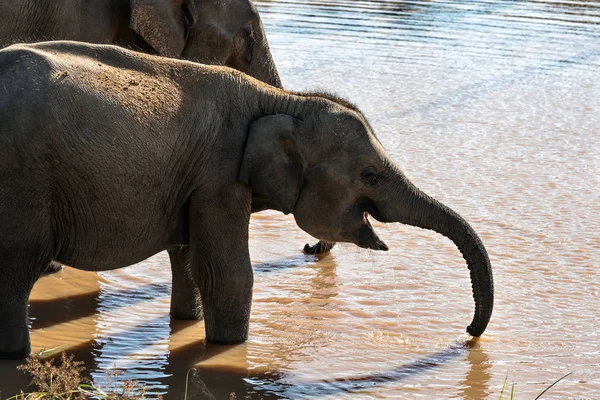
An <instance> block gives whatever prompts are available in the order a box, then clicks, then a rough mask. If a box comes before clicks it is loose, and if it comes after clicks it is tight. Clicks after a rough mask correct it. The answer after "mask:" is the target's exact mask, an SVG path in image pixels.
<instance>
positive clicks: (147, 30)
mask: <svg viewBox="0 0 600 400" xmlns="http://www.w3.org/2000/svg"><path fill="white" fill-rule="evenodd" d="M194 20H195V10H194V6H193V3H192V2H191V1H190V0H183V1H172V0H132V2H131V19H130V22H129V25H130V27H131V29H133V30H134V31H135V32H136V33H137V34H138V35H140V36H141V37H142V38H143V39H144V40H145V41H146V43H148V44H149V45H150V46H152V48H154V50H156V52H157V53H158V54H159V55H161V56H164V57H172V58H176V57H179V56H180V55H181V53H183V49H184V48H185V45H186V40H187V36H188V32H189V29H190V27H191V26H192V25H193V23H194Z"/></svg>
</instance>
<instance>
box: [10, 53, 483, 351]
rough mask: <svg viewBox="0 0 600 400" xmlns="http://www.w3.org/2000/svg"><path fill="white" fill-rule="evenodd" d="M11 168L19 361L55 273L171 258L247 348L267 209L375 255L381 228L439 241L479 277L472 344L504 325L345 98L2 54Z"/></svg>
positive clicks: (463, 234)
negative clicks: (36, 296) (259, 219)
mask: <svg viewBox="0 0 600 400" xmlns="http://www.w3.org/2000/svg"><path fill="white" fill-rule="evenodd" d="M0 154H2V157H0V182H2V185H0V357H3V358H9V357H12V358H20V357H24V356H26V355H27V354H28V353H29V351H30V344H29V335H28V330H27V300H28V297H29V293H30V291H31V288H32V286H33V284H34V282H35V281H36V280H37V279H38V277H39V275H40V273H41V272H42V271H43V270H44V268H45V266H46V265H47V264H48V263H49V262H50V261H52V260H54V261H57V262H59V263H63V264H67V265H72V266H74V267H76V268H80V269H84V270H89V271H103V270H108V269H114V268H119V267H124V266H127V265H131V264H134V263H137V262H139V261H141V260H143V259H145V258H147V257H149V256H152V255H153V254H155V253H157V252H159V251H162V250H165V249H167V250H169V254H170V255H171V260H172V261H173V265H172V268H173V270H174V271H178V272H179V275H178V276H182V277H183V276H185V274H189V279H188V280H187V281H186V282H184V283H181V282H179V283H178V282H174V285H175V284H182V287H183V286H185V284H187V287H188V289H189V290H190V292H194V293H195V294H198V293H199V294H201V295H200V296H201V302H202V306H203V309H204V318H205V326H206V337H207V340H208V341H210V342H215V343H239V342H243V341H245V340H246V339H247V337H248V326H249V325H248V324H249V318H250V306H251V300H252V285H253V273H252V268H251V264H250V257H249V252H248V225H249V218H250V213H251V212H252V211H253V210H254V211H258V210H259V209H262V208H274V209H277V210H280V211H282V212H284V213H293V215H294V218H295V220H296V222H297V224H298V226H299V227H300V228H301V229H303V230H305V231H306V232H308V233H309V234H311V235H313V236H314V237H316V238H318V239H320V240H325V241H342V242H350V243H354V244H356V245H358V246H360V247H363V248H368V249H375V250H386V249H387V247H386V245H385V244H384V243H383V242H382V241H381V240H380V239H379V238H378V236H377V235H376V234H375V232H374V231H373V229H372V228H371V225H370V224H369V221H368V215H371V216H372V217H373V218H376V219H377V220H379V221H383V222H401V223H404V224H410V225H414V226H418V227H421V228H425V229H432V230H434V231H437V232H439V233H441V234H443V235H445V236H447V237H448V238H450V239H451V240H452V241H453V242H454V243H455V244H456V245H457V247H458V248H459V250H460V251H461V253H462V254H463V256H464V258H465V260H466V261H467V264H468V267H469V269H470V271H471V281H472V286H473V296H474V299H475V316H474V318H473V321H472V322H471V325H469V327H468V328H467V331H468V332H469V333H470V334H471V335H474V336H479V335H481V334H482V333H483V332H484V330H485V328H486V326H487V324H488V321H489V319H490V316H491V313H492V307H493V296H494V293H493V290H494V289H493V280H492V270H491V266H490V262H489V259H488V256H487V253H486V250H485V248H484V246H483V244H482V242H481V241H480V239H479V237H478V236H477V234H476V233H475V232H474V231H473V229H472V228H471V227H470V226H469V224H468V223H467V222H466V221H465V220H464V219H463V218H462V217H460V216H459V215H458V214H456V213H455V212H453V211H452V210H450V209H449V208H448V207H446V206H445V205H443V204H441V203H439V202H438V201H436V200H434V199H432V198H430V197H429V196H427V195H426V194H424V193H423V192H421V191H420V190H419V189H418V188H417V187H415V186H414V185H413V184H411V183H410V181H409V180H408V179H407V178H406V177H405V176H404V174H403V173H402V172H401V171H400V170H399V169H398V168H397V167H396V166H395V165H394V164H393V162H392V160H391V159H390V157H389V156H388V155H387V154H386V153H385V151H384V150H383V148H382V146H381V144H380V143H379V141H378V140H377V138H376V137H375V135H374V134H373V132H372V131H371V128H370V126H369V124H368V122H367V121H366V119H365V118H364V117H363V115H362V114H361V113H360V111H358V110H357V109H356V108H355V107H353V106H352V105H350V104H348V103H346V102H344V101H342V100H339V99H336V98H334V97H331V96H329V97H328V96H326V95H319V94H310V93H306V94H302V93H291V92H287V91H284V90H281V89H277V88H274V87H272V86H268V85H265V84H263V83H261V82H260V81H257V80H255V79H253V78H251V77H248V76H247V75H244V74H241V73H239V72H237V71H236V70H233V69H229V68H226V67H214V66H213V67H211V66H205V65H200V64H194V63H189V62H185V61H178V60H173V59H167V58H157V57H152V56H148V55H145V54H141V53H135V52H131V51H127V50H124V49H122V48H119V47H114V46H99V45H91V44H84V43H75V42H48V43H39V44H33V45H17V46H12V47H9V48H8V49H5V50H2V51H0ZM253 192H254V193H257V195H255V196H254V198H253ZM180 250H181V251H180ZM188 266H189V268H188ZM193 296H194V294H189V295H188V298H193Z"/></svg>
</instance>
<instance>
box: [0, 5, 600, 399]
mask: <svg viewBox="0 0 600 400" xmlns="http://www.w3.org/2000/svg"><path fill="white" fill-rule="evenodd" d="M257 4H258V6H259V9H260V11H261V14H262V16H263V20H264V23H265V28H266V31H267V34H268V37H269V40H270V42H271V46H272V51H273V54H274V57H275V60H276V62H277V65H278V66H279V71H280V73H281V76H282V79H283V82H284V84H285V85H286V87H288V88H290V89H295V90H304V89H314V88H322V89H327V90H331V91H335V92H337V93H339V94H340V95H342V96H345V97H347V98H349V99H351V100H352V101H354V102H355V103H357V104H358V106H359V107H361V109H362V110H363V111H364V112H365V114H366V115H367V116H368V117H369V118H370V120H371V122H372V125H373V127H374V129H375V131H376V133H377V134H378V136H379V138H380V139H381V141H382V142H383V144H384V146H385V147H386V148H387V150H388V151H389V153H390V154H391V155H392V156H393V158H394V159H395V160H396V162H397V163H398V165H399V166H400V167H401V168H402V169H403V170H404V171H405V173H406V174H407V175H408V176H409V177H410V178H411V179H412V180H413V181H414V182H415V183H416V184H417V185H418V186H419V187H421V188H422V189H424V190H425V191H427V192H428V193H429V194H431V195H433V196H434V197H436V198H438V199H440V200H442V201H443V202H445V203H446V204H447V205H449V206H451V207H452V208H454V209H455V210H456V211H458V212H459V213H460V214H462V215H463V216H464V217H466V218H467V219H468V220H469V221H470V222H471V224H472V225H473V226H474V228H475V229H476V230H477V231H478V232H479V234H480V235H481V237H482V239H483V241H484V243H485V244H486V246H487V249H488V251H489V253H490V258H491V261H492V264H493V267H494V273H495V283H496V305H495V310H494V315H493V318H492V320H491V322H490V325H489V328H488V330H487V332H486V333H485V335H484V336H483V337H482V338H481V340H479V341H478V342H468V339H469V337H468V335H467V334H466V333H464V329H465V327H466V325H467V324H468V323H469V322H470V319H471V317H472V312H473V302H472V297H471V292H470V289H469V279H468V273H467V269H466V266H465V264H464V262H463V260H462V258H461V257H460V254H459V253H458V251H457V250H456V249H455V248H454V246H453V245H452V244H451V243H450V241H448V240H447V239H445V238H444V237H441V236H439V235H437V234H435V233H431V232H428V231H423V230H419V229H416V228H411V227H407V226H402V225H398V224H395V225H385V226H383V225H382V224H377V228H378V231H379V233H380V236H381V237H382V238H383V239H384V240H385V241H386V242H387V243H388V245H389V246H390V251H389V252H388V253H381V252H371V251H367V250H360V249H357V248H356V247H354V246H352V245H345V246H339V247H337V248H335V250H334V251H333V253H332V254H331V255H330V256H327V257H325V258H323V259H320V260H319V259H317V258H315V257H311V256H305V255H303V254H302V253H301V248H302V246H303V245H304V243H306V242H311V241H313V239H312V238H311V237H309V236H308V235H307V234H305V233H303V232H302V231H301V230H299V229H298V228H297V227H296V225H295V223H294V221H293V218H292V217H286V216H283V215H281V214H277V213H273V212H265V213H262V214H258V215H255V216H254V217H253V218H252V225H251V242H250V247H251V255H252V262H253V264H254V271H255V282H256V283H255V289H254V303H253V308H252V320H251V325H250V338H249V340H248V342H247V343H245V344H243V345H239V346H231V347H222V346H211V345H206V344H205V343H204V341H203V338H204V333H203V329H204V326H203V324H202V323H190V322H177V321H170V318H169V314H168V312H169V293H170V271H169V264H168V258H167V257H166V256H165V255H164V254H159V255H157V256H155V257H153V258H151V259H149V260H147V261H145V262H142V263H140V264H138V265H135V266H132V267H129V268H126V269H122V270H118V271H112V272H103V273H98V274H96V273H86V272H81V271H77V270H73V269H66V270H64V271H63V272H61V273H59V274H57V275H55V276H51V277H45V278H42V279H41V280H40V281H39V282H38V283H37V285H36V287H35V289H34V293H33V294H32V296H31V307H30V315H31V336H32V343H33V347H34V349H36V350H37V349H41V348H53V347H56V346H60V347H59V350H66V351H70V352H73V353H75V354H76V355H77V357H78V358H79V359H82V360H84V361H85V362H86V364H87V367H88V368H89V369H90V371H91V375H92V376H93V377H94V378H95V379H96V381H97V382H100V383H102V382H103V380H104V379H105V376H106V375H105V371H106V370H110V369H112V368H116V369H117V370H119V371H122V378H124V379H136V380H139V381H141V382H142V383H144V384H145V385H146V386H147V387H148V389H149V390H150V391H151V393H154V394H157V393H162V394H164V395H166V398H168V399H181V398H183V392H184V390H185V381H186V372H187V371H188V370H189V369H190V368H195V370H193V372H192V373H191V374H190V377H189V389H188V390H189V396H188V398H210V396H209V393H210V394H211V395H212V396H215V397H216V398H218V399H221V398H229V395H230V393H232V392H235V393H236V396H237V398H238V399H240V398H361V399H362V398H459V399H485V398H498V396H499V393H500V389H501V387H502V383H503V381H504V379H505V377H506V376H507V375H508V382H509V383H511V382H515V383H516V386H515V393H516V395H517V398H533V397H535V395H537V394H539V393H540V392H541V391H542V390H543V389H544V388H546V387H547V386H548V385H550V384H551V383H552V382H553V381H554V380H556V379H558V378H560V377H561V376H563V375H565V374H567V373H569V372H572V375H570V376H569V377H567V378H566V379H565V380H563V381H561V382H560V383H559V384H557V385H556V386H555V387H553V388H552V389H551V390H550V391H549V392H548V394H547V395H546V398H598V397H600V337H599V335H600V309H599V307H598V304H599V300H600V299H599V292H600V279H599V275H598V274H599V273H598V269H599V267H600V220H599V218H600V217H599V216H600V26H599V24H600V2H597V1H583V0H582V1H572V0H561V1H543V0H538V1H517V0H512V1H493V0H488V1H478V2H474V1H456V0H447V1H422V0H414V1H402V2H400V1H386V0H379V1H374V0H371V1H350V0H348V1H335V0H334V1H332V0H323V1H316V0H315V1H312V0H310V1H306V0H304V1H291V0H290V1H270V2H266V1H260V2H258V3H257ZM14 365H15V364H14V363H9V362H2V363H0V388H1V389H2V390H3V392H4V394H5V395H6V394H12V393H14V392H16V391H17V390H19V389H24V388H25V387H24V381H25V379H24V377H22V376H21V374H20V373H17V372H15V371H14Z"/></svg>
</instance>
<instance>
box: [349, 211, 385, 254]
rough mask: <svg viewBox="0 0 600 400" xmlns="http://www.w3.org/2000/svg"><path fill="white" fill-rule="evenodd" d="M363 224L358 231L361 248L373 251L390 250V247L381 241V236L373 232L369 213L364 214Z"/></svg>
mask: <svg viewBox="0 0 600 400" xmlns="http://www.w3.org/2000/svg"><path fill="white" fill-rule="evenodd" d="M362 214H363V215H362V224H361V227H360V229H359V230H358V243H357V245H358V246H359V247H362V248H365V249H371V250H383V251H387V250H389V248H388V246H387V245H386V244H385V243H384V242H383V240H381V239H379V236H377V234H376V233H375V231H374V230H373V227H372V226H371V222H370V221H369V213H368V212H366V211H365V212H363V213H362Z"/></svg>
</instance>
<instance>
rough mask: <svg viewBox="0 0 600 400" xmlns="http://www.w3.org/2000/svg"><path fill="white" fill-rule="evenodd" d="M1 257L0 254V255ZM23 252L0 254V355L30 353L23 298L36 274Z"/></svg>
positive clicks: (35, 267) (36, 267) (14, 356)
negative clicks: (6, 255) (17, 255)
mask: <svg viewBox="0 0 600 400" xmlns="http://www.w3.org/2000/svg"><path fill="white" fill-rule="evenodd" d="M0 257H2V256H0ZM26 259H27V256H24V257H14V258H13V259H12V260H10V259H7V258H0V359H23V358H25V357H27V356H29V354H30V353H31V344H30V341H29V330H28V326H27V301H28V300H29V294H30V293H31V289H32V288H33V284H34V283H35V281H36V280H37V278H38V277H39V275H40V272H41V269H42V268H40V267H39V265H47V262H46V263H44V264H36V265H31V264H29V263H27V262H23V260H26Z"/></svg>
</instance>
